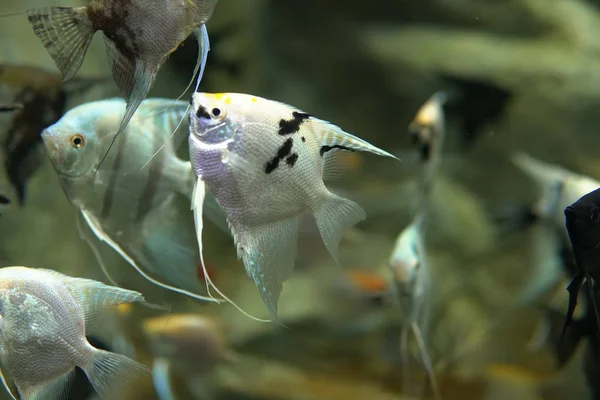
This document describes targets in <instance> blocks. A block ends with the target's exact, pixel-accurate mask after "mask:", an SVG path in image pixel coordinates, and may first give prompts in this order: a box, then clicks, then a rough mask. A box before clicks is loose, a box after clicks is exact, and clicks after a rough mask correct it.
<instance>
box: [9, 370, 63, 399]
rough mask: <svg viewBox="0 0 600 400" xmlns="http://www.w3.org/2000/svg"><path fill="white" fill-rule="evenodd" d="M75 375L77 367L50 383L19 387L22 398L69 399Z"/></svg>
mask: <svg viewBox="0 0 600 400" xmlns="http://www.w3.org/2000/svg"><path fill="white" fill-rule="evenodd" d="M74 377H75V368H73V369H72V370H71V371H69V372H67V373H66V374H64V375H62V376H60V377H58V378H56V379H54V380H52V381H50V382H48V383H44V384H41V385H38V386H31V387H26V388H22V387H19V390H21V391H22V392H21V400H48V399H54V400H67V398H68V397H69V389H70V388H71V384H72V382H73V378H74ZM17 386H19V385H18V384H17Z"/></svg>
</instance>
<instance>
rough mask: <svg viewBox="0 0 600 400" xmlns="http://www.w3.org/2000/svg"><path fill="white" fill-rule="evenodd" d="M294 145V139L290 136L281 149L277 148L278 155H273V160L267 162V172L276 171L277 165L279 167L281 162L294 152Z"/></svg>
mask: <svg viewBox="0 0 600 400" xmlns="http://www.w3.org/2000/svg"><path fill="white" fill-rule="evenodd" d="M293 145H294V140H293V139H292V138H289V139H287V140H286V141H285V142H283V144H282V145H281V147H280V148H279V150H277V155H275V157H273V158H272V159H271V161H268V162H267V163H266V164H265V173H267V174H270V173H271V172H273V171H275V170H276V169H277V167H279V162H280V161H281V160H283V159H285V158H286V157H287V156H289V155H290V153H291V152H292V146H293ZM294 162H295V161H294Z"/></svg>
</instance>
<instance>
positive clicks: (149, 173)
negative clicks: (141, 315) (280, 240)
mask: <svg viewBox="0 0 600 400" xmlns="http://www.w3.org/2000/svg"><path fill="white" fill-rule="evenodd" d="M170 104H173V100H172V99H147V100H145V101H144V102H143V103H142V105H141V106H140V108H139V111H138V112H137V113H136V115H135V116H134V118H133V119H132V120H131V122H130V123H129V125H128V126H127V130H126V131H127V132H129V133H131V135H126V136H124V137H123V138H122V139H121V140H120V141H119V142H118V147H117V148H116V149H115V151H114V152H111V153H110V154H109V155H108V157H107V158H106V160H105V162H104V163H103V164H102V166H101V167H100V169H99V170H98V171H97V172H95V166H96V165H97V164H98V161H99V160H100V159H101V158H102V156H103V154H104V150H105V148H106V147H105V145H106V143H107V142H109V141H110V140H112V134H113V133H114V132H115V130H116V129H117V128H118V126H119V121H120V119H121V118H122V116H123V113H124V112H125V102H124V101H123V100H122V99H108V100H102V101H96V102H91V103H87V104H83V105H80V106H78V107H75V108H73V109H71V110H70V111H69V112H67V113H66V114H65V115H64V116H63V117H62V118H61V119H60V120H59V121H58V122H57V123H56V124H54V125H52V126H50V127H48V128H47V129H46V130H45V131H44V132H43V133H42V138H43V140H44V144H45V146H46V150H47V153H48V155H49V156H50V159H51V161H52V164H53V166H54V169H55V170H56V173H57V175H58V177H59V181H60V183H61V184H62V187H63V189H64V191H65V193H66V195H67V197H68V198H69V200H70V201H71V203H72V204H73V205H74V206H75V207H76V208H77V209H78V210H79V211H80V212H81V215H82V216H83V218H84V220H85V221H86V223H87V224H88V225H89V227H90V228H91V230H92V231H93V232H94V234H95V235H96V236H97V238H98V239H100V240H101V241H104V242H106V243H107V244H109V245H110V246H111V247H112V248H113V249H114V250H115V251H117V252H118V253H119V254H120V255H121V256H122V257H123V258H124V259H125V260H126V261H127V262H128V263H129V264H131V265H132V266H133V267H134V268H135V269H136V270H137V271H138V272H139V273H141V274H142V275H143V276H144V277H145V278H146V279H148V280H150V281H151V282H153V283H155V284H157V285H159V286H161V287H165V288H167V289H170V290H173V291H176V292H179V293H183V294H186V295H188V296H191V297H194V298H196V299H200V300H209V301H215V300H214V299H212V298H208V297H205V296H201V295H199V294H198V292H201V291H202V290H203V285H202V284H201V280H200V279H199V276H198V268H199V266H198V262H199V255H198V248H197V247H198V246H197V244H196V236H195V232H194V226H193V223H192V221H191V219H192V213H191V211H190V210H189V201H190V198H191V195H192V190H193V187H194V182H195V176H194V173H193V171H192V168H191V164H190V163H189V162H188V161H183V160H181V159H179V158H178V157H177V156H176V154H175V144H174V143H173V142H172V141H170V138H169V135H170V134H171V131H172V130H173V128H174V127H175V126H176V125H177V124H178V122H179V121H180V120H181V118H182V117H183V116H184V115H185V112H186V109H187V107H188V103H187V102H183V101H177V102H175V103H174V105H173V106H172V107H170V108H169V109H168V110H166V107H167V106H168V105H170ZM186 130H187V124H184V126H183V127H182V130H181V132H182V133H184V132H185V131H186ZM165 143H166V144H165ZM163 146H164V148H162V147H163ZM161 148H162V150H161V151H160V152H158V150H159V149H161ZM155 153H156V156H155V157H154V158H153V159H152V161H151V162H150V163H149V164H148V166H147V167H145V168H143V167H144V166H145V164H146V162H147V161H148V160H149V159H150V158H151V157H152V156H153V155H154V154H155ZM209 204H210V203H207V207H208V206H209ZM213 204H214V207H213V209H214V210H216V211H218V206H217V205H216V203H214V201H213ZM208 214H209V215H213V213H211V212H209V213H208ZM222 221H223V224H225V219H224V217H223V218H222ZM224 229H226V227H225V228H224ZM100 262H101V260H100ZM158 279H161V280H162V281H159V280H158ZM163 281H164V282H166V283H163ZM167 283H168V284H167Z"/></svg>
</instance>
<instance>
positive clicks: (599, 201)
mask: <svg viewBox="0 0 600 400" xmlns="http://www.w3.org/2000/svg"><path fill="white" fill-rule="evenodd" d="M565 217H566V226H567V232H568V234H569V240H570V241H571V246H572V249H573V255H574V256H575V261H576V263H577V267H578V271H577V274H576V275H575V277H574V278H573V280H572V281H571V283H570V284H569V286H568V288H567V290H568V291H569V307H568V310H567V315H566V318H565V323H564V327H563V335H564V333H565V332H566V330H567V328H568V326H569V324H570V323H571V321H572V318H573V313H574V311H575V306H576V304H577V297H578V294H579V290H580V289H581V287H582V285H583V284H584V282H587V286H588V288H589V291H590V300H591V304H592V307H593V309H594V313H595V317H596V322H597V325H598V328H599V329H598V332H600V319H599V318H598V308H597V306H598V304H597V296H596V294H597V291H598V288H597V282H598V279H599V278H600V189H596V190H594V191H593V192H590V193H588V194H586V195H585V196H583V197H581V198H580V199H579V200H577V201H576V202H575V203H573V204H571V205H570V206H568V207H567V208H565Z"/></svg>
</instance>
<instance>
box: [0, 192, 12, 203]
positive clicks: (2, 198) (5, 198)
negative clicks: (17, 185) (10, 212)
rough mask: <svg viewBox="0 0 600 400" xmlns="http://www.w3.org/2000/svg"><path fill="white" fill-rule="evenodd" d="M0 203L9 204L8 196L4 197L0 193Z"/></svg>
mask: <svg viewBox="0 0 600 400" xmlns="http://www.w3.org/2000/svg"><path fill="white" fill-rule="evenodd" d="M0 204H10V200H9V199H8V197H5V196H3V195H1V194H0Z"/></svg>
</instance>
